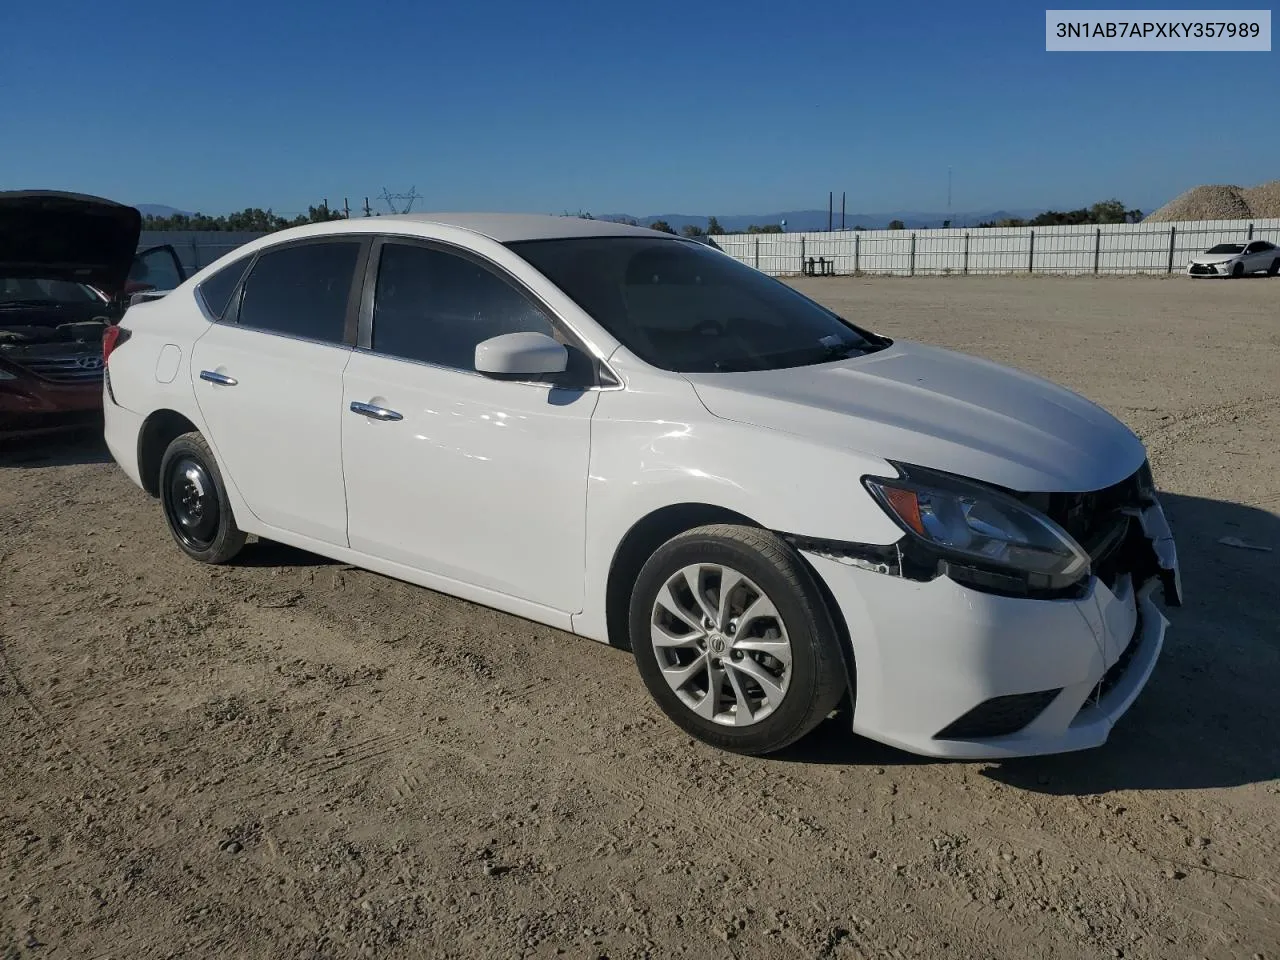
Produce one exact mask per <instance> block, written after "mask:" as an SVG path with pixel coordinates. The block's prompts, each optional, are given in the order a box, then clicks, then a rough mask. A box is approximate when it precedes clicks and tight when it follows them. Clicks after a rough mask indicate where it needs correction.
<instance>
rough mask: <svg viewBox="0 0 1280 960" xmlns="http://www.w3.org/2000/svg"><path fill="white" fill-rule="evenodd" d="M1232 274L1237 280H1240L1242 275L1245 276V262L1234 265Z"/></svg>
mask: <svg viewBox="0 0 1280 960" xmlns="http://www.w3.org/2000/svg"><path fill="white" fill-rule="evenodd" d="M1231 276H1232V277H1234V278H1235V279H1237V280H1238V279H1240V278H1241V277H1243V276H1244V264H1243V263H1237V264H1236V265H1235V266H1234V267H1232V268H1231Z"/></svg>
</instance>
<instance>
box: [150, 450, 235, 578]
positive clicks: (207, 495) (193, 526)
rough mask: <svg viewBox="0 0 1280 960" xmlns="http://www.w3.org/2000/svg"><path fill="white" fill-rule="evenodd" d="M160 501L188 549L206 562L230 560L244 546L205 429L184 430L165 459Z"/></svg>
mask: <svg viewBox="0 0 1280 960" xmlns="http://www.w3.org/2000/svg"><path fill="white" fill-rule="evenodd" d="M160 503H161V505H162V506H163V507H164V517H165V520H166V521H168V524H169V532H170V533H172V534H173V539H174V540H175V541H176V542H177V544H178V546H179V547H180V548H181V549H182V552H183V553H185V554H186V555H187V556H189V557H191V558H192V559H195V560H199V561H201V562H202V563H226V562H227V561H228V560H230V559H231V558H232V557H234V556H235V555H236V554H237V553H239V552H240V548H241V547H243V546H244V541H245V535H244V533H243V532H242V531H241V530H240V528H239V527H237V526H236V520H235V517H233V516H232V515H231V504H230V503H229V502H228V500H227V493H226V488H225V487H224V485H223V482H222V473H221V472H220V471H219V470H218V462H217V461H216V460H215V459H214V457H213V451H212V450H210V449H209V444H208V442H207V441H206V440H205V439H204V437H202V436H201V435H200V434H199V433H195V432H192V433H184V434H183V435H182V436H180V437H177V438H176V439H175V440H174V441H173V442H172V443H170V444H169V447H168V449H166V450H165V452H164V457H163V458H162V459H161V461H160Z"/></svg>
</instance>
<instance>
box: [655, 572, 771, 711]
mask: <svg viewBox="0 0 1280 960" xmlns="http://www.w3.org/2000/svg"><path fill="white" fill-rule="evenodd" d="M650 622H651V629H650V639H651V642H652V644H653V651H654V654H655V656H656V657H657V661H658V667H659V669H660V670H661V671H662V676H663V679H665V680H666V682H667V684H668V685H669V686H670V687H671V689H672V690H673V691H674V692H675V694H676V696H678V697H679V698H680V700H681V701H682V702H683V703H684V704H685V706H687V707H688V708H689V709H690V710H692V711H693V712H694V713H695V714H697V715H698V716H699V717H702V718H703V719H705V720H710V721H713V722H715V723H719V724H723V725H725V726H737V727H743V726H750V725H751V724H754V723H759V722H760V721H761V720H764V719H765V718H766V717H768V716H769V715H770V714H771V713H773V712H774V711H775V710H776V709H777V708H778V707H779V705H780V704H781V703H782V700H783V698H784V697H785V696H786V695H787V688H788V686H789V685H790V683H791V664H792V654H791V640H790V638H789V637H788V636H787V628H786V624H784V623H783V621H782V617H781V616H780V615H779V613H778V610H777V607H776V606H774V603H773V601H772V600H770V599H769V597H768V596H767V595H766V594H765V592H764V591H763V590H761V589H760V587H758V586H757V585H756V584H755V583H753V582H752V581H751V580H750V579H748V578H747V577H746V576H745V575H743V574H742V573H741V572H740V571H738V570H734V569H733V568H732V567H728V566H724V565H722V564H716V563H703V564H695V565H691V566H687V567H683V568H682V569H680V570H678V571H676V573H675V574H674V575H673V576H671V577H670V578H668V580H667V581H666V583H664V584H663V586H662V588H661V589H660V590H659V591H658V596H657V598H656V599H655V600H654V604H653V613H652V617H651V620H650Z"/></svg>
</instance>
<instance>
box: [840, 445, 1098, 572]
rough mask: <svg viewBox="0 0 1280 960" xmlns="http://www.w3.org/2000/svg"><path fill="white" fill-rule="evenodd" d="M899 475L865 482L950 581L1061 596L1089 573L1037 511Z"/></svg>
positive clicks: (1067, 539)
mask: <svg viewBox="0 0 1280 960" xmlns="http://www.w3.org/2000/svg"><path fill="white" fill-rule="evenodd" d="M901 469H902V470H903V473H904V474H906V475H905V476H903V477H900V478H892V479H890V478H886V477H864V478H863V483H864V484H866V487H867V489H868V490H869V491H870V492H871V494H872V496H874V497H875V498H876V500H877V501H878V502H879V504H880V506H881V507H883V508H884V510H885V512H886V513H888V514H889V516H890V517H891V518H892V519H893V520H894V521H895V522H896V523H897V524H898V525H899V526H900V527H902V529H903V530H905V531H906V532H907V533H908V534H909V535H910V538H911V539H913V540H915V541H916V542H918V543H919V544H922V545H924V546H925V547H927V548H928V549H929V550H930V551H931V552H933V553H934V554H936V556H937V559H938V561H939V564H940V565H945V568H946V569H945V570H944V571H943V572H946V573H947V574H948V575H949V576H951V577H952V578H953V579H956V580H960V581H962V582H965V581H968V582H972V583H974V584H975V585H978V586H983V587H988V588H996V589H1004V590H1010V591H1011V592H1015V593H1025V592H1031V591H1043V590H1060V589H1062V588H1064V587H1069V586H1072V585H1073V584H1076V583H1078V582H1079V581H1081V580H1082V579H1084V578H1085V577H1087V576H1088V575H1089V563H1090V560H1089V555H1088V554H1087V553H1086V552H1085V551H1084V550H1083V549H1082V548H1081V547H1080V545H1079V544H1078V543H1076V541H1075V540H1074V539H1073V538H1072V537H1071V535H1070V534H1069V533H1067V532H1066V531H1065V530H1063V529H1062V528H1061V527H1060V526H1058V525H1057V524H1056V523H1054V522H1053V521H1052V520H1050V519H1049V518H1048V517H1046V516H1045V515H1044V514H1042V513H1040V512H1039V511H1037V510H1035V509H1033V508H1031V507H1029V506H1027V505H1026V504H1024V503H1022V502H1021V501H1019V500H1017V499H1015V498H1013V497H1011V496H1009V495H1008V494H1005V493H1002V492H1000V491H998V490H994V489H992V488H990V487H986V486H983V485H982V484H979V483H974V482H971V481H968V480H963V479H961V478H959V477H953V476H951V475H949V474H941V473H935V472H933V471H929V470H923V469H921V468H919V467H902V468H901Z"/></svg>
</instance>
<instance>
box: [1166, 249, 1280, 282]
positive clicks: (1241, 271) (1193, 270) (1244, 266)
mask: <svg viewBox="0 0 1280 960" xmlns="http://www.w3.org/2000/svg"><path fill="white" fill-rule="evenodd" d="M1264 270H1265V271H1266V272H1267V273H1268V274H1270V275H1271V276H1273V277H1274V276H1275V275H1276V274H1277V273H1280V247H1277V246H1276V245H1275V244H1274V243H1269V242H1267V241H1266V240H1252V241H1250V242H1249V243H1219V244H1217V245H1216V246H1212V247H1210V248H1209V249H1208V250H1206V251H1205V252H1204V253H1202V254H1199V255H1198V256H1195V257H1193V258H1192V260H1191V262H1190V263H1189V264H1187V273H1188V274H1190V275H1191V276H1193V277H1243V276H1244V275H1245V274H1249V273H1261V272H1262V271H1264Z"/></svg>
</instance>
